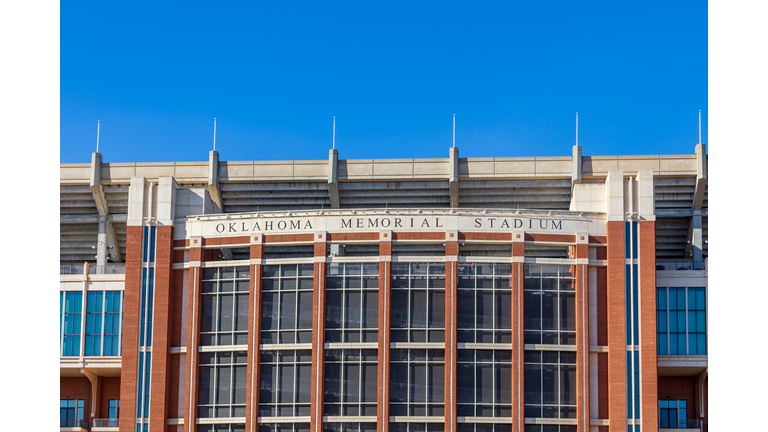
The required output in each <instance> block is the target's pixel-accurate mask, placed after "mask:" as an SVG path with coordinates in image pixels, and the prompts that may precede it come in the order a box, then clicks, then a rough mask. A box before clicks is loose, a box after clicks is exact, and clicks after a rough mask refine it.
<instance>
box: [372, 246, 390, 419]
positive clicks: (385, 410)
mask: <svg viewBox="0 0 768 432" xmlns="http://www.w3.org/2000/svg"><path fill="white" fill-rule="evenodd" d="M391 276H392V231H382V232H380V233H379V356H378V357H379V368H378V374H379V379H378V382H377V393H376V394H377V395H378V397H377V401H376V402H377V409H376V420H377V424H378V432H388V431H389V371H390V366H389V358H390V357H389V354H390V350H389V329H390V327H391V326H392V324H391V323H390V314H389V310H390V307H389V304H390V301H391V295H390V293H391V290H390V280H391Z"/></svg>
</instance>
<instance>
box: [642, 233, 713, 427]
mask: <svg viewBox="0 0 768 432" xmlns="http://www.w3.org/2000/svg"><path fill="white" fill-rule="evenodd" d="M637 234H638V240H639V243H640V244H639V245H638V248H639V250H638V253H639V255H640V256H639V260H638V262H639V264H640V265H639V266H638V267H639V273H640V274H639V280H640V287H639V296H640V298H639V299H638V303H639V309H640V311H639V314H640V315H639V318H640V320H639V322H640V417H641V419H642V420H641V421H642V428H643V430H655V429H656V428H657V427H658V425H659V411H658V400H659V397H658V362H657V359H656V357H657V353H658V351H657V348H656V222H655V221H640V222H638V233H637ZM698 408H699V407H698V406H697V407H696V410H697V411H698Z"/></svg>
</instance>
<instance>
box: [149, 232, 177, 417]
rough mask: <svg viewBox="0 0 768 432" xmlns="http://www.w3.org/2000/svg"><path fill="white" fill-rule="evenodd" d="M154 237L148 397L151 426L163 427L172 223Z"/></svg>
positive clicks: (165, 394) (165, 401)
mask: <svg viewBox="0 0 768 432" xmlns="http://www.w3.org/2000/svg"><path fill="white" fill-rule="evenodd" d="M156 235H157V240H156V241H155V287H154V308H153V316H152V327H153V329H152V369H151V371H152V375H151V378H150V383H151V386H152V387H151V390H150V397H149V428H150V429H151V430H163V429H165V424H166V421H167V418H168V403H167V402H168V400H167V389H168V385H169V379H170V367H169V365H170V361H169V360H170V353H169V348H170V339H171V329H172V328H173V326H171V322H170V317H171V313H172V311H173V304H172V301H171V278H172V276H173V270H172V268H171V265H172V260H173V226H158V227H157V230H156Z"/></svg>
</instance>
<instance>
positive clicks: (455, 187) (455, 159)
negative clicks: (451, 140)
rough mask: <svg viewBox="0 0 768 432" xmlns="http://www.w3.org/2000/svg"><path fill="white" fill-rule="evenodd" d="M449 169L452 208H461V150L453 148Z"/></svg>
mask: <svg viewBox="0 0 768 432" xmlns="http://www.w3.org/2000/svg"><path fill="white" fill-rule="evenodd" d="M449 155H450V160H449V162H448V168H449V169H450V172H449V175H448V188H449V190H450V193H451V208H459V148H458V147H451V149H450V153H449Z"/></svg>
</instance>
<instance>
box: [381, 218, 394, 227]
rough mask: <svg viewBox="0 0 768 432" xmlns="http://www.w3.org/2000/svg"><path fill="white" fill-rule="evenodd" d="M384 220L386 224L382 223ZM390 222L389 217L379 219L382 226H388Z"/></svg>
mask: <svg viewBox="0 0 768 432" xmlns="http://www.w3.org/2000/svg"><path fill="white" fill-rule="evenodd" d="M384 222H386V223H387V224H386V225H384ZM391 223H392V221H390V220H389V218H384V219H382V220H381V226H382V227H383V228H388V227H389V225H390V224H391Z"/></svg>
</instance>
